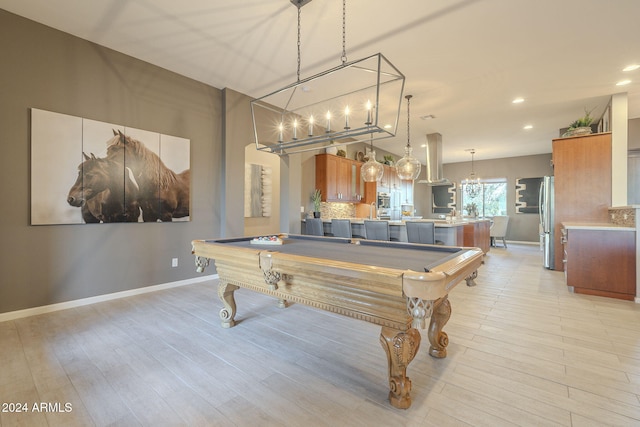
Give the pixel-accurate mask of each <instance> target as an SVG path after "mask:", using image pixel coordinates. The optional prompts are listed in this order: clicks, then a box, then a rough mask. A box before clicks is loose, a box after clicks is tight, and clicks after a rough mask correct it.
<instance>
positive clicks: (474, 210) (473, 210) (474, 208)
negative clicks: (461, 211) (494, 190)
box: [464, 202, 478, 218]
mask: <svg viewBox="0 0 640 427" xmlns="http://www.w3.org/2000/svg"><path fill="white" fill-rule="evenodd" d="M464 208H465V209H466V210H467V214H468V215H469V216H470V217H471V218H475V217H477V216H478V205H476V204H475V203H474V202H471V203H469V204H467V206H465V207H464Z"/></svg>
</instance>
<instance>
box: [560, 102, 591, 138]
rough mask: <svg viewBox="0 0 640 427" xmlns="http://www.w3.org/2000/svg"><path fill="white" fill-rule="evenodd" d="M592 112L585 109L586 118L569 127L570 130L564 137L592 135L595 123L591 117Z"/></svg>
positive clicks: (575, 121)
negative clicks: (593, 123)
mask: <svg viewBox="0 0 640 427" xmlns="http://www.w3.org/2000/svg"><path fill="white" fill-rule="evenodd" d="M592 111H593V108H592V109H591V110H588V111H587V109H586V108H585V109H584V116H582V117H580V118H579V119H577V120H574V121H573V123H571V124H570V125H569V129H567V131H566V132H565V133H563V134H562V136H563V137H564V136H578V135H588V134H590V133H591V123H592V122H593V117H591V112H592Z"/></svg>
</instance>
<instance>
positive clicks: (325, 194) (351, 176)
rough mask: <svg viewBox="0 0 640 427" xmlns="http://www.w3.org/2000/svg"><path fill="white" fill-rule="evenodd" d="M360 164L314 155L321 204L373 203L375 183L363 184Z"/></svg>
mask: <svg viewBox="0 0 640 427" xmlns="http://www.w3.org/2000/svg"><path fill="white" fill-rule="evenodd" d="M361 166H362V163H361V162H358V161H356V160H351V159H347V158H345V157H340V156H334V155H333V154H318V155H316V188H318V189H319V190H320V191H321V192H322V201H323V202H343V203H371V202H373V201H375V196H376V189H375V184H376V183H375V182H373V183H368V182H364V181H363V180H362V178H361V176H360V168H361Z"/></svg>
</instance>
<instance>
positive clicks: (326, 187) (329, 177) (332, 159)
mask: <svg viewBox="0 0 640 427" xmlns="http://www.w3.org/2000/svg"><path fill="white" fill-rule="evenodd" d="M316 188H317V189H319V190H320V191H321V192H322V201H323V202H335V201H339V199H338V162H337V160H336V156H332V155H331V154H318V155H316Z"/></svg>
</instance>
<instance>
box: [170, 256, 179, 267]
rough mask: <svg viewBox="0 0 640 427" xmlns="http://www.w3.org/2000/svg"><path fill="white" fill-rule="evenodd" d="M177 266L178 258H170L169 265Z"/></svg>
mask: <svg viewBox="0 0 640 427" xmlns="http://www.w3.org/2000/svg"><path fill="white" fill-rule="evenodd" d="M177 266H178V258H171V267H177Z"/></svg>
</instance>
